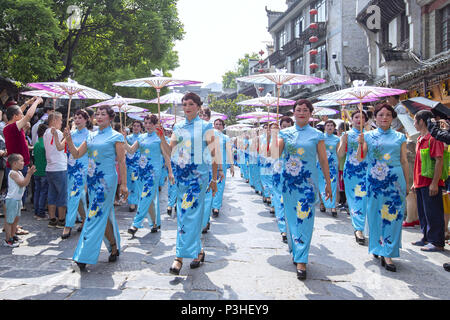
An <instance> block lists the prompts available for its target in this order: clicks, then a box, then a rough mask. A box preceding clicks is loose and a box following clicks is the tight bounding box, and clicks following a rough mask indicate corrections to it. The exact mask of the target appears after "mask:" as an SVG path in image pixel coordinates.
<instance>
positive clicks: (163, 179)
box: [159, 136, 170, 188]
mask: <svg viewBox="0 0 450 320" xmlns="http://www.w3.org/2000/svg"><path fill="white" fill-rule="evenodd" d="M164 139H166V142H167V144H170V139H169V138H168V137H166V136H164ZM168 176H169V169H168V168H167V167H166V160H165V158H164V157H163V164H162V171H161V176H160V178H159V186H160V187H161V188H162V187H163V186H164V184H165V182H166V178H167V177H168Z"/></svg>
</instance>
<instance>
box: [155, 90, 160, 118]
mask: <svg viewBox="0 0 450 320" xmlns="http://www.w3.org/2000/svg"><path fill="white" fill-rule="evenodd" d="M160 91H161V89H160V88H156V95H157V96H158V119H159V123H161V106H160V98H159V92H160Z"/></svg>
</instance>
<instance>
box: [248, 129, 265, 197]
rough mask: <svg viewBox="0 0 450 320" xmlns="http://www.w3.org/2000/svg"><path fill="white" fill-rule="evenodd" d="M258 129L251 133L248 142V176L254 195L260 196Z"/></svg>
mask: <svg viewBox="0 0 450 320" xmlns="http://www.w3.org/2000/svg"><path fill="white" fill-rule="evenodd" d="M259 139H260V137H259V128H257V129H255V130H254V131H253V132H252V138H251V139H250V140H249V168H250V170H249V175H250V185H251V186H252V187H253V188H254V189H255V192H256V194H262V191H263V190H262V183H261V176H260V169H259V154H258V153H259Z"/></svg>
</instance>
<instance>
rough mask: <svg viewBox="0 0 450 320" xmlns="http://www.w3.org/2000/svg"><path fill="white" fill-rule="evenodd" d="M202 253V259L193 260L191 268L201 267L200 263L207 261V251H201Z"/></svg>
mask: <svg viewBox="0 0 450 320" xmlns="http://www.w3.org/2000/svg"><path fill="white" fill-rule="evenodd" d="M200 254H201V255H202V257H201V258H200V260H192V262H191V264H190V267H191V269H195V268H198V267H200V263H202V262H205V255H206V254H205V251H202V252H200Z"/></svg>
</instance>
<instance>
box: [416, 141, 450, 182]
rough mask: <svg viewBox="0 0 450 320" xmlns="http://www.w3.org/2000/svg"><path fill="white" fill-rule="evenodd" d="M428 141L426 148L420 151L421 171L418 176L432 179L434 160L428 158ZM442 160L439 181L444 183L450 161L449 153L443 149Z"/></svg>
mask: <svg viewBox="0 0 450 320" xmlns="http://www.w3.org/2000/svg"><path fill="white" fill-rule="evenodd" d="M430 140H431V139H430ZM430 140H428V148H426V149H420V161H421V162H422V168H421V169H422V170H421V173H420V175H421V176H422V177H426V178H430V179H433V177H434V167H435V165H436V160H434V159H432V158H431V156H430ZM442 158H443V159H442V160H443V165H442V174H441V178H440V179H441V180H444V181H445V180H447V178H448V166H449V161H450V153H449V152H448V150H447V149H444V156H443V157H442Z"/></svg>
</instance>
